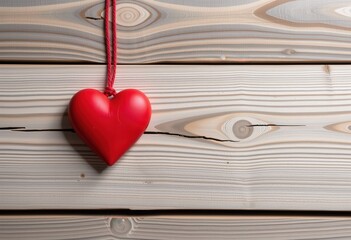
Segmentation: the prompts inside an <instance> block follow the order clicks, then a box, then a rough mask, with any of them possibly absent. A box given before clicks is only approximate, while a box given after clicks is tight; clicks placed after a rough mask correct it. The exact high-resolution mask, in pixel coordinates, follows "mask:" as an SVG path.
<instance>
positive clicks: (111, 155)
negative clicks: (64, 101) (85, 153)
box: [68, 89, 151, 166]
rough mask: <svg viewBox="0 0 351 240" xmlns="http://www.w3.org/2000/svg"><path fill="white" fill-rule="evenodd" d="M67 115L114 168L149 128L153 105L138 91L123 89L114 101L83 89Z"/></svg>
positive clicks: (90, 145)
mask: <svg viewBox="0 0 351 240" xmlns="http://www.w3.org/2000/svg"><path fill="white" fill-rule="evenodd" d="M68 116H69V119H70V121H71V123H72V126H73V128H74V130H75V131H76V133H77V134H78V136H79V137H80V138H81V139H82V140H83V141H84V142H85V143H86V144H87V145H88V146H89V147H90V148H91V149H92V150H93V151H95V152H96V153H97V154H98V155H99V156H101V157H102V159H103V160H104V161H105V162H106V163H107V164H108V165H109V166H111V165H113V164H114V163H115V162H116V161H117V160H118V159H119V158H120V157H121V156H122V155H123V154H124V153H125V152H126V151H128V149H129V148H130V147H131V146H132V145H133V144H134V143H135V142H136V141H137V140H138V139H139V138H140V136H141V135H142V134H143V132H144V131H145V129H146V128H147V126H148V124H149V122H150V117H151V105H150V102H149V99H148V98H147V97H146V96H145V95H144V94H143V93H142V92H140V91H138V90H135V89H126V90H123V91H121V92H119V93H118V94H117V95H116V96H115V97H113V98H108V97H107V96H106V95H104V94H103V93H101V92H100V91H98V90H95V89H84V90H81V91H79V92H78V93H76V94H75V95H74V96H73V98H72V100H71V102H70V105H69V110H68Z"/></svg>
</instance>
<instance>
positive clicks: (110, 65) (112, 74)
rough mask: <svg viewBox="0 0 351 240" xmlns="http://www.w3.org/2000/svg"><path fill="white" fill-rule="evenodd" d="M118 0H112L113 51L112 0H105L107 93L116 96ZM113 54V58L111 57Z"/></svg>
mask: <svg viewBox="0 0 351 240" xmlns="http://www.w3.org/2000/svg"><path fill="white" fill-rule="evenodd" d="M116 1H117V0H112V52H111V38H110V20H109V18H110V5H111V1H110V0H105V21H104V23H105V47H106V60H107V79H106V88H105V91H104V93H105V95H106V96H108V97H110V96H115V95H116V94H117V92H116V90H115V89H114V88H113V84H114V82H115V78H116V71H117V69H116V68H117V24H116V5H117V3H116ZM111 54H112V58H111Z"/></svg>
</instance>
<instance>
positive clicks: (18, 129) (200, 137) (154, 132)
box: [0, 127, 239, 143]
mask: <svg viewBox="0 0 351 240" xmlns="http://www.w3.org/2000/svg"><path fill="white" fill-rule="evenodd" d="M0 130H10V131H15V132H73V133H74V132H75V131H74V129H71V128H66V129H26V128H25V127H3V128H0ZM144 134H148V135H157V134H160V135H169V136H177V137H184V138H192V139H205V140H211V141H216V142H233V143H235V142H239V141H234V140H230V139H218V138H213V137H207V136H190V135H185V134H179V133H171V132H156V131H146V132H144Z"/></svg>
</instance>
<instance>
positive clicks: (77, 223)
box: [0, 215, 351, 240]
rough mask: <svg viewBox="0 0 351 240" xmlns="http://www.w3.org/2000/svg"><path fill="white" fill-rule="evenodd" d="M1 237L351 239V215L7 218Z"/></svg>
mask: <svg viewBox="0 0 351 240" xmlns="http://www.w3.org/2000/svg"><path fill="white" fill-rule="evenodd" d="M0 238H1V239H16V240H21V239H26V240H59V239H65V240H78V239H82V240H83V239H84V240H86V239H94V240H110V239H140V240H144V239H145V240H146V239H149V240H169V239H185V240H191V239H201V240H203V239H210V240H213V239H238V240H239V239H240V240H253V239H261V240H262V239H263V240H265V239H266V240H272V239H279V240H287V239H293V240H303V239H305V240H307V239H350V238H351V219H350V217H318V216H317V217H299V216H200V217H196V216H149V217H145V216H144V217H115V216H108V217H107V216H106V217H103V216H36V215H33V216H30V217H28V216H2V217H0Z"/></svg>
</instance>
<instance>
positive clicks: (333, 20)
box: [0, 0, 351, 239]
mask: <svg viewBox="0 0 351 240" xmlns="http://www.w3.org/2000/svg"><path fill="white" fill-rule="evenodd" d="M103 17H104V1H102V0H79V1H78V0H46V1H41V0H28V1H25V0H16V1H10V0H3V1H0V62H1V65H0V210H34V209H46V210H54V209H66V210H67V209H71V210H74V209H87V210H97V209H114V210H118V209H132V210H157V209H168V210H169V209H173V210H177V209H189V210H194V209H204V210H206V209H215V210H219V209H224V210H292V211H293V210H300V211H301V210H308V211H310V210H315V211H332V210H337V211H350V210H351V157H350V156H351V135H350V134H351V112H350V108H351V107H350V106H351V65H349V63H350V62H351V61H350V60H351V3H350V1H349V0H290V1H289V0H223V1H213V0H189V1H181V0H133V1H132V0H119V1H118V19H117V20H118V24H119V26H118V40H119V50H118V57H119V62H120V63H121V64H123V65H119V67H118V74H117V80H116V88H117V89H119V90H120V89H125V88H138V89H140V90H142V91H144V92H145V93H146V94H147V95H148V96H149V97H150V100H151V102H152V106H153V116H152V119H151V123H150V126H149V128H148V129H147V131H146V132H145V134H144V135H143V136H142V138H141V139H140V140H139V141H138V143H137V144H136V145H135V146H134V147H133V148H132V149H131V150H130V151H129V152H128V153H127V154H126V155H125V156H124V157H123V158H122V159H121V160H120V161H119V162H118V164H117V165H115V166H113V167H110V168H107V167H106V166H105V165H104V164H103V163H102V162H101V160H100V159H99V158H98V157H97V156H95V154H93V153H92V152H91V151H90V150H89V149H88V148H87V147H86V146H85V145H84V144H83V143H82V142H81V141H80V140H79V139H78V138H77V136H76V135H75V133H74V132H73V131H72V129H71V126H70V125H69V123H68V121H67V113H66V109H67V105H68V102H69V99H70V98H71V96H72V95H73V94H74V93H75V92H77V91H78V90H80V89H83V88H97V89H103V86H104V80H105V65H104V62H105V60H104V59H105V54H104V41H103V31H102V26H103V25H102V24H103ZM341 62H342V63H344V64H339V63H341ZM146 63H153V64H152V65H150V64H146ZM214 63H215V64H214ZM239 63H240V64H239ZM249 63H260V65H254V64H249ZM261 63H262V64H261ZM279 63H284V65H282V64H279ZM292 63H294V64H292ZM310 63H314V64H310ZM0 214H1V213H0ZM48 214H49V212H48ZM120 217H124V219H127V220H128V221H124V222H123V221H122V220H121V221H122V223H123V224H122V223H121V222H120V220H118V219H120ZM228 217H229V218H228ZM114 218H115V219H117V220H115V221H117V223H116V224H117V228H118V229H119V228H122V229H124V228H125V224H127V229H129V230H128V231H126V232H123V233H122V235H120V233H118V232H117V233H116V231H115V230H111V229H110V228H111V227H109V226H110V224H111V219H114ZM350 220H351V218H350V217H349V216H343V217H340V216H333V217H331V216H308V214H307V213H306V214H304V213H302V212H298V214H296V215H294V216H288V217H285V216H281V215H278V216H251V217H250V216H245V214H244V215H239V216H222V215H218V216H212V215H203V216H201V217H196V216H192V215H186V216H168V215H167V214H164V215H162V216H154V217H151V216H145V217H141V218H139V216H111V217H106V216H96V215H82V214H76V215H70V216H67V215H64V216H53V215H45V214H41V215H38V214H35V213H33V214H31V215H24V212H23V214H22V215H21V214H20V215H16V216H13V215H11V216H9V215H2V216H0V238H1V239H10V238H11V237H12V238H13V237H14V236H15V237H17V238H16V239H28V238H31V239H87V238H88V237H90V238H92V239H109V238H110V237H112V238H122V239H123V238H124V239H135V238H137V239H139V238H140V239H169V237H171V238H174V239H188V238H189V239H191V238H193V239H204V238H207V239H211V238H212V239H213V235H212V234H215V235H216V236H219V239H221V238H223V239H226V238H231V237H235V238H236V239H255V238H257V237H258V236H259V237H260V239H273V238H275V239H308V238H322V237H324V238H336V237H340V238H342V237H344V238H345V239H348V238H349V236H350V232H351V231H350V229H351V225H350ZM129 223H131V226H132V227H131V226H129V225H128V224H129ZM43 224H44V225H43ZM38 225H43V226H41V229H42V232H38V233H36V232H35V231H36V229H37V226H38ZM68 225H70V226H71V227H70V228H68V229H67V226H68ZM209 225H211V226H213V227H212V228H208V226H209ZM24 226H25V227H24ZM128 226H129V227H128ZM172 226H180V227H172ZM63 229H66V230H65V231H67V232H62V233H56V232H55V231H58V230H59V231H62V230H63ZM201 229H202V230H201ZM238 229H242V231H241V232H240V231H239V230H238ZM341 229H342V230H341ZM261 230H262V232H261ZM324 230H325V231H324ZM123 231H124V230H123ZM263 232H264V233H263ZM29 233H30V234H29ZM21 234H22V235H21ZM28 234H29V235H28ZM172 234H173V235H172ZM167 236H168V237H167ZM25 237H28V238H25ZM231 239H232V238H231Z"/></svg>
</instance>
